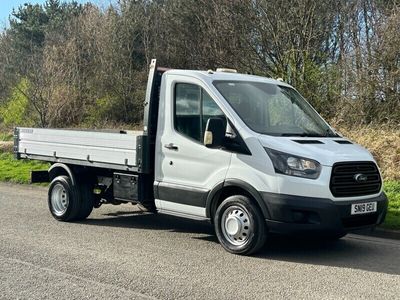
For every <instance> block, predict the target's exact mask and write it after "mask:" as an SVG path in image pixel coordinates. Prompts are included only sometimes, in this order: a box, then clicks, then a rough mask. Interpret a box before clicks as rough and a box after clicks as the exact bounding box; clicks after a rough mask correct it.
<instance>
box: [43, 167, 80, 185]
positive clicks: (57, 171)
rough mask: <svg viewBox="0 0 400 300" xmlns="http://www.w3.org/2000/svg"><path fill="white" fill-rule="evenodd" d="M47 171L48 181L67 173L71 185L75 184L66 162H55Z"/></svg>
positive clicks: (73, 176)
mask: <svg viewBox="0 0 400 300" xmlns="http://www.w3.org/2000/svg"><path fill="white" fill-rule="evenodd" d="M48 172H49V178H50V181H52V180H53V179H54V178H56V177H57V176H60V175H67V176H68V177H69V178H70V179H71V183H72V185H73V186H74V185H76V181H75V175H74V173H73V172H72V170H71V168H70V167H69V166H68V165H66V164H62V163H55V164H53V165H52V166H51V167H50V168H49V170H48Z"/></svg>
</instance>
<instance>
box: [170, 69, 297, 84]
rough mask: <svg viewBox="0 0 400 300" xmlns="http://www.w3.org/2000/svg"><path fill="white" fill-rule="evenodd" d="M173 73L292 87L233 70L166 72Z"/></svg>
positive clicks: (203, 78)
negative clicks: (233, 71)
mask: <svg viewBox="0 0 400 300" xmlns="http://www.w3.org/2000/svg"><path fill="white" fill-rule="evenodd" d="M165 73H166V74H171V75H182V76H191V77H195V78H198V79H201V80H203V81H206V82H212V81H216V80H224V81H252V82H265V83H270V84H275V85H283V86H288V87H291V86H290V85H289V84H287V83H286V82H283V81H279V80H276V79H273V78H267V77H262V76H256V75H249V74H241V73H232V72H217V71H196V70H180V69H170V70H168V71H166V72H165Z"/></svg>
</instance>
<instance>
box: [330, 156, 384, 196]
mask: <svg viewBox="0 0 400 300" xmlns="http://www.w3.org/2000/svg"><path fill="white" fill-rule="evenodd" d="M358 174H362V175H363V176H362V177H366V180H365V181H357V180H356V177H357V175H358ZM359 177H360V176H359ZM381 185H382V181H381V177H380V175H379V171H378V167H377V166H376V164H374V163H372V162H343V163H336V164H334V165H333V168H332V175H331V182H330V189H331V192H332V195H333V196H335V197H355V196H365V195H371V194H376V193H378V192H379V191H380V189H381Z"/></svg>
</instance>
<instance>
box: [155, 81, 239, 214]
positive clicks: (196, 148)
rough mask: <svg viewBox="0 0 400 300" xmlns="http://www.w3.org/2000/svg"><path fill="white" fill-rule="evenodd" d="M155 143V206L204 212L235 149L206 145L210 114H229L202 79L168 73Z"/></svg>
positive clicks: (188, 212) (182, 212)
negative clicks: (212, 147)
mask: <svg viewBox="0 0 400 300" xmlns="http://www.w3.org/2000/svg"><path fill="white" fill-rule="evenodd" d="M164 84H165V85H166V87H165V94H164V95H163V96H162V98H163V99H162V100H161V101H162V103H160V111H159V114H161V113H165V115H164V116H163V117H161V118H160V119H159V125H161V124H160V123H162V124H163V125H161V126H159V131H158V132H157V135H158V137H159V138H158V140H157V145H156V184H157V187H156V198H157V199H156V206H157V208H158V209H159V210H161V211H163V212H167V213H168V212H170V213H177V214H184V215H189V216H193V217H194V216H197V217H205V216H206V213H205V207H206V199H207V196H208V194H209V192H210V190H211V189H212V188H213V187H214V186H215V185H217V184H219V183H221V182H223V181H224V179H225V176H226V173H227V170H228V168H229V164H230V160H231V156H232V153H231V152H229V151H225V150H222V149H210V148H207V147H205V146H204V145H203V136H204V131H205V126H206V123H207V120H208V118H210V117H220V118H222V119H223V120H224V122H225V127H226V122H227V119H226V116H225V114H224V113H223V112H222V110H221V109H220V107H219V105H218V104H217V102H216V100H215V99H213V97H211V96H210V92H209V91H207V88H206V86H204V85H203V84H202V83H201V82H200V81H198V80H196V79H195V78H190V77H189V78H188V77H183V76H178V75H168V76H166V80H165V81H164Z"/></svg>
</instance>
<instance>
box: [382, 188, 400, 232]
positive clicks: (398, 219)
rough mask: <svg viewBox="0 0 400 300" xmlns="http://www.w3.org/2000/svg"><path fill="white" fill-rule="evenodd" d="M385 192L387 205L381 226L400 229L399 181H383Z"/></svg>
mask: <svg viewBox="0 0 400 300" xmlns="http://www.w3.org/2000/svg"><path fill="white" fill-rule="evenodd" d="M385 192H386V196H387V197H388V198H389V207H388V213H387V215H386V220H385V223H384V224H383V227H385V228H388V229H397V230H400V181H388V182H385Z"/></svg>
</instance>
